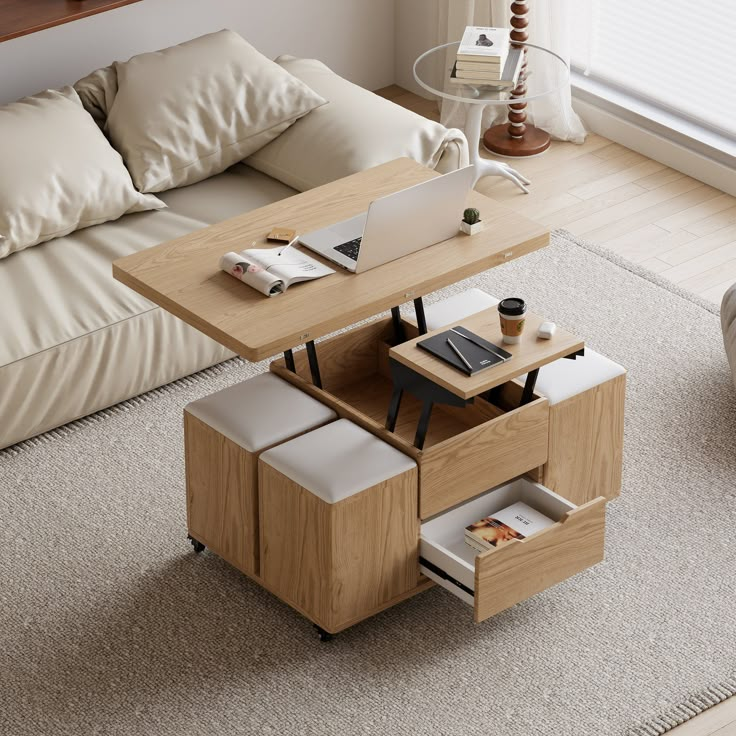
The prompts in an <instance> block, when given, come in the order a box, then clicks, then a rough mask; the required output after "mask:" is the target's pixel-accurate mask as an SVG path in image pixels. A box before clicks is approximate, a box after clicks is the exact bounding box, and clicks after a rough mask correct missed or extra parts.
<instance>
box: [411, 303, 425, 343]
mask: <svg viewBox="0 0 736 736" xmlns="http://www.w3.org/2000/svg"><path fill="white" fill-rule="evenodd" d="M414 312H415V313H416V315H417V327H418V328H419V334H420V335H426V334H427V318H426V317H425V316H424V302H423V301H422V297H417V298H416V299H415V300H414Z"/></svg>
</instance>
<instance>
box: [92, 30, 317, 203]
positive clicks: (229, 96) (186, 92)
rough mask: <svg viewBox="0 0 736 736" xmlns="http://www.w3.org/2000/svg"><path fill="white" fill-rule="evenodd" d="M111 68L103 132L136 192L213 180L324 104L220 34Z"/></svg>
mask: <svg viewBox="0 0 736 736" xmlns="http://www.w3.org/2000/svg"><path fill="white" fill-rule="evenodd" d="M114 66H115V71H116V77H117V78H116V82H117V89H116V90H114V87H113V86H112V85H111V83H110V80H109V79H107V77H108V76H109V75H108V74H102V75H101V77H100V80H99V81H100V83H101V84H104V85H105V86H106V87H107V89H108V90H113V91H114V100H113V101H112V105H111V106H110V108H109V113H108V116H107V127H106V130H107V133H108V136H109V138H110V140H111V142H112V144H113V145H114V146H115V148H117V150H118V151H120V153H121V154H122V155H123V158H124V159H125V164H126V166H127V167H128V170H129V171H130V173H131V176H132V177H133V181H134V183H135V185H136V187H137V188H138V189H139V190H140V191H142V192H161V191H164V190H166V189H173V188H174V187H180V186H185V185H187V184H193V183H194V182H197V181H201V180H202V179H206V178H208V177H210V176H213V175H215V174H218V173H220V172H221V171H224V170H225V169H226V168H228V167H229V166H232V165H233V164H234V163H237V162H238V161H240V160H241V159H243V158H245V157H246V156H248V155H250V154H251V153H253V152H254V151H257V150H258V149H259V148H261V147H262V146H265V145H266V144H267V143H268V142H270V141H272V140H273V139H274V138H276V136H278V135H279V133H281V132H282V131H284V130H286V128H288V127H289V126H290V125H291V124H292V123H294V121H296V120H297V118H300V117H302V116H303V115H306V114H307V113H308V112H309V111H310V110H313V109H314V108H315V107H318V106H320V105H322V104H324V102H325V101H324V100H323V99H322V98H321V97H320V96H319V95H318V94H317V93H315V92H313V91H312V90H311V89H310V88H309V87H308V86H307V85H306V84H304V83H303V82H301V81H299V79H297V78H296V77H294V76H292V75H291V74H289V73H288V72H286V71H284V70H283V69H282V68H281V67H280V66H279V65H278V64H276V63H274V62H273V61H270V60H269V59H267V58H266V57H265V56H263V55H262V54H260V53H259V52H258V51H256V50H255V49H254V48H253V47H252V46H251V45H250V44H248V43H247V42H246V41H244V40H243V39H242V38H241V37H240V36H238V34H237V33H233V32H232V31H227V30H225V31H219V32H218V33H211V34H208V35H206V36H201V37H199V38H195V39H193V40H191V41H187V42H186V43H182V44H180V45H178V46H172V47H171V48H168V49H164V50H163V51H155V52H151V53H146V54H140V55H139V56H134V57H133V58H132V59H130V60H129V61H127V62H125V63H119V62H116V63H115V65H114ZM101 71H104V70H101ZM82 81H83V80H82ZM109 96H110V93H109V92H108V93H107V99H106V100H105V105H109Z"/></svg>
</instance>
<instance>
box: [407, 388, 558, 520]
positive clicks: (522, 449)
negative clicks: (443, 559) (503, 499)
mask: <svg viewBox="0 0 736 736" xmlns="http://www.w3.org/2000/svg"><path fill="white" fill-rule="evenodd" d="M476 402H477V403H479V404H480V403H481V400H480V399H476ZM464 411H467V409H466V410H464ZM548 435H549V405H548V403H547V399H543V398H540V399H537V400H535V401H532V402H531V403H529V404H526V405H525V406H521V407H519V408H518V409H514V410H513V411H509V412H507V413H505V414H501V415H500V416H496V417H494V418H492V419H489V420H488V421H487V422H484V423H483V424H479V425H478V426H477V427H473V428H472V429H468V430H467V431H466V432H463V433H462V434H459V435H457V436H455V437H452V438H451V439H449V440H446V441H445V442H442V443H440V444H439V445H434V446H433V447H430V448H428V449H426V450H424V451H423V452H422V456H421V460H420V462H419V516H420V517H421V518H422V519H428V518H430V517H431V516H434V515H435V514H438V513H440V512H441V511H444V510H445V509H448V508H450V507H451V506H455V505H456V504H458V503H462V502H463V501H465V500H467V499H469V498H472V497H473V496H477V495H478V494H479V493H482V492H483V491H484V490H486V489H487V488H490V487H492V486H495V485H498V484H499V483H504V482H505V481H507V480H509V479H510V478H514V477H515V476H517V475H521V474H522V473H526V472H527V471H528V470H531V469H532V468H536V467H539V466H540V465H544V463H545V462H547V453H548V450H549V437H548ZM468 523H470V522H468Z"/></svg>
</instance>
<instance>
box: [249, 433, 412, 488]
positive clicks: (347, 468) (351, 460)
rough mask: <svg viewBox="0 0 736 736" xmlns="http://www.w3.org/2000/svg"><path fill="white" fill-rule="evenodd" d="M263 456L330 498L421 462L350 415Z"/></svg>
mask: <svg viewBox="0 0 736 736" xmlns="http://www.w3.org/2000/svg"><path fill="white" fill-rule="evenodd" d="M261 460H263V462H264V463H268V464H269V465H270V466H271V467H272V468H274V469H275V470H278V471H279V473H281V474H282V475H285V476H286V477H287V478H290V479H291V480H293V481H294V482H295V483H298V484H299V485H300V486H302V488H306V489H307V490H308V491H309V492H310V493H313V494H314V495H315V496H319V497H320V498H321V499H322V500H323V501H326V502H327V503H337V502H338V501H342V500H343V499H344V498H348V496H353V495H355V494H356V493H360V492H361V491H364V490H365V489H366V488H370V487H371V486H374V485H376V484H377V483H381V482H382V481H384V480H388V479H389V478H393V477H394V476H395V475H399V474H400V473H404V472H406V471H407V470H411V469H412V468H414V467H416V463H415V462H414V460H412V459H411V458H410V457H409V456H407V455H404V453H403V452H399V451H398V450H397V449H395V448H394V447H392V446H391V445H388V444H386V443H385V442H384V441H383V440H379V439H378V437H375V436H374V435H372V434H371V433H370V432H366V430H364V429H362V428H361V427H359V426H358V425H357V424H353V423H352V422H351V421H350V420H348V419H339V420H338V421H336V422H332V424H328V425H326V426H324V427H320V428H319V429H315V430H314V431H312V432H308V433H307V434H303V435H302V436H301V437H296V438H294V439H293V440H290V441H289V442H284V444H283V445H278V446H277V447H274V448H272V449H270V450H267V451H266V452H264V453H263V454H262V455H261Z"/></svg>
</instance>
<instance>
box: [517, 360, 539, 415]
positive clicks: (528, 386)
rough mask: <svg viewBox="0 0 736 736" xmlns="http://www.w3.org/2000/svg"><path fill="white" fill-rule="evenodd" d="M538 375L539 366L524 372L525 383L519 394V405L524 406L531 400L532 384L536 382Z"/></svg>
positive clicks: (534, 384) (532, 393)
mask: <svg viewBox="0 0 736 736" xmlns="http://www.w3.org/2000/svg"><path fill="white" fill-rule="evenodd" d="M538 375H539V368H535V369H534V370H533V371H529V373H527V374H526V383H525V384H524V391H523V392H522V394H521V402H520V403H519V406H524V404H528V403H529V402H530V401H531V400H532V396H533V395H534V386H536V384H537V376H538Z"/></svg>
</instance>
